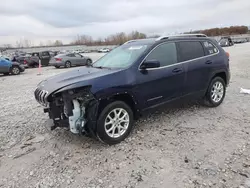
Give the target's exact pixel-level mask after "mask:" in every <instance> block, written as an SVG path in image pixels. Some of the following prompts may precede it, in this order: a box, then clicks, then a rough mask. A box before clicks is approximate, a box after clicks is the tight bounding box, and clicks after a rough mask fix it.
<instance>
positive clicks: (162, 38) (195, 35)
mask: <svg viewBox="0 0 250 188" xmlns="http://www.w3.org/2000/svg"><path fill="white" fill-rule="evenodd" d="M176 37H207V35H205V34H201V33H197V34H180V35H169V36H161V37H159V38H157V39H156V41H159V40H164V39H169V38H176Z"/></svg>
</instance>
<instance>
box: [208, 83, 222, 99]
mask: <svg viewBox="0 0 250 188" xmlns="http://www.w3.org/2000/svg"><path fill="white" fill-rule="evenodd" d="M223 95H224V86H223V84H222V83H221V82H219V81H217V82H215V83H214V84H213V86H212V90H211V99H212V100H213V102H215V103H219V102H220V101H221V100H222V98H223Z"/></svg>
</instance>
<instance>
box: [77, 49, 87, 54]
mask: <svg viewBox="0 0 250 188" xmlns="http://www.w3.org/2000/svg"><path fill="white" fill-rule="evenodd" d="M82 53H90V51H89V50H81V51H79V54H82Z"/></svg>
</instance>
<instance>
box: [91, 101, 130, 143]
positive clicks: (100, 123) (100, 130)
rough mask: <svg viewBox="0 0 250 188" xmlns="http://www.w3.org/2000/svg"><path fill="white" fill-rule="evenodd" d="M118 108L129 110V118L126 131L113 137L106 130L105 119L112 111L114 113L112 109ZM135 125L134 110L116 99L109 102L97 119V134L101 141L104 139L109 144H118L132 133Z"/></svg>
mask: <svg viewBox="0 0 250 188" xmlns="http://www.w3.org/2000/svg"><path fill="white" fill-rule="evenodd" d="M118 108H119V109H123V110H125V111H126V112H127V115H128V116H127V117H129V120H128V125H127V129H126V130H125V132H124V133H122V135H121V136H119V137H116V138H113V137H111V136H109V135H108V133H107V132H106V130H105V121H106V118H107V116H108V115H109V114H110V113H112V111H113V110H114V109H118ZM123 114H124V113H123ZM124 115H125V114H124ZM120 116H121V114H120ZM111 126H112V125H111ZM116 126H118V125H116ZM123 126H125V123H124V124H123ZM133 126H134V116H133V111H132V110H131V108H130V107H129V106H128V105H127V104H126V103H124V102H122V101H115V102H112V103H110V104H108V105H107V106H106V107H105V108H104V109H103V110H102V112H101V113H100V115H99V118H98V120H97V131H96V135H97V137H98V138H99V140H100V141H102V142H104V143H106V144H109V145H114V144H118V143H120V142H121V141H123V140H124V139H125V138H126V137H127V136H128V135H129V134H130V132H131V130H132V128H133ZM117 129H118V128H117V127H116V128H115V130H117Z"/></svg>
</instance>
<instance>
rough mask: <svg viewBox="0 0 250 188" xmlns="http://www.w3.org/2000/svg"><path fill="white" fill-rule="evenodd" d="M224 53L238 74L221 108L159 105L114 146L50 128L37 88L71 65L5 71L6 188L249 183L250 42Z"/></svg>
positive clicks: (2, 155)
mask: <svg viewBox="0 0 250 188" xmlns="http://www.w3.org/2000/svg"><path fill="white" fill-rule="evenodd" d="M226 51H228V52H229V53H230V55H231V57H230V59H231V64H230V65H231V74H232V79H231V83H230V86H229V88H228V90H227V95H226V98H225V101H224V103H223V104H222V105H221V106H219V107H218V108H205V107H202V106H200V105H198V104H196V103H191V104H179V105H175V106H167V107H164V108H161V109H159V110H157V111H156V112H154V113H152V114H148V115H147V116H144V117H142V118H141V119H140V120H138V121H137V122H136V126H135V128H134V130H133V132H132V134H131V135H130V136H129V137H128V138H127V139H126V140H125V141H124V142H122V143H121V144H119V145H115V146H107V145H103V144H101V143H100V142H98V141H95V140H93V139H91V138H86V137H80V136H77V135H73V134H71V133H70V132H68V131H66V130H63V129H56V130H55V131H52V132H51V131H50V129H49V128H50V124H51V122H50V121H49V120H48V117H47V115H46V114H44V113H43V110H42V107H41V106H40V105H39V104H38V103H37V102H36V101H35V100H34V97H33V91H34V90H35V87H36V85H37V84H38V83H39V82H40V81H41V80H43V79H45V78H47V77H50V76H53V75H56V74H58V73H60V72H65V71H68V69H55V68H53V67H45V68H43V69H42V75H37V73H38V72H37V69H27V70H26V71H25V73H24V74H21V75H18V76H0V86H1V87H0V88H1V92H0V104H1V107H0V109H1V110H0V112H1V113H0V187H13V188H14V187H25V188H29V187H37V188H38V187H39V188H45V187H46V188H47V187H72V188H76V187H86V188H87V187H88V188H89V187H95V188H97V187H99V188H101V187H110V188H111V187H124V188H125V187H127V188H128V187H129V188H132V187H142V188H144V187H150V188H151V187H152V188H158V187H164V188H183V187H187V188H200V187H216V188H217V187H218V188H220V187H222V188H225V187H228V188H237V187H239V188H247V187H250V138H249V136H250V135H249V134H250V95H244V94H240V92H239V91H240V87H243V88H246V89H250V43H246V44H241V45H235V46H233V47H230V48H226ZM89 55H90V56H91V57H93V59H94V60H95V59H97V58H98V57H100V54H89Z"/></svg>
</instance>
